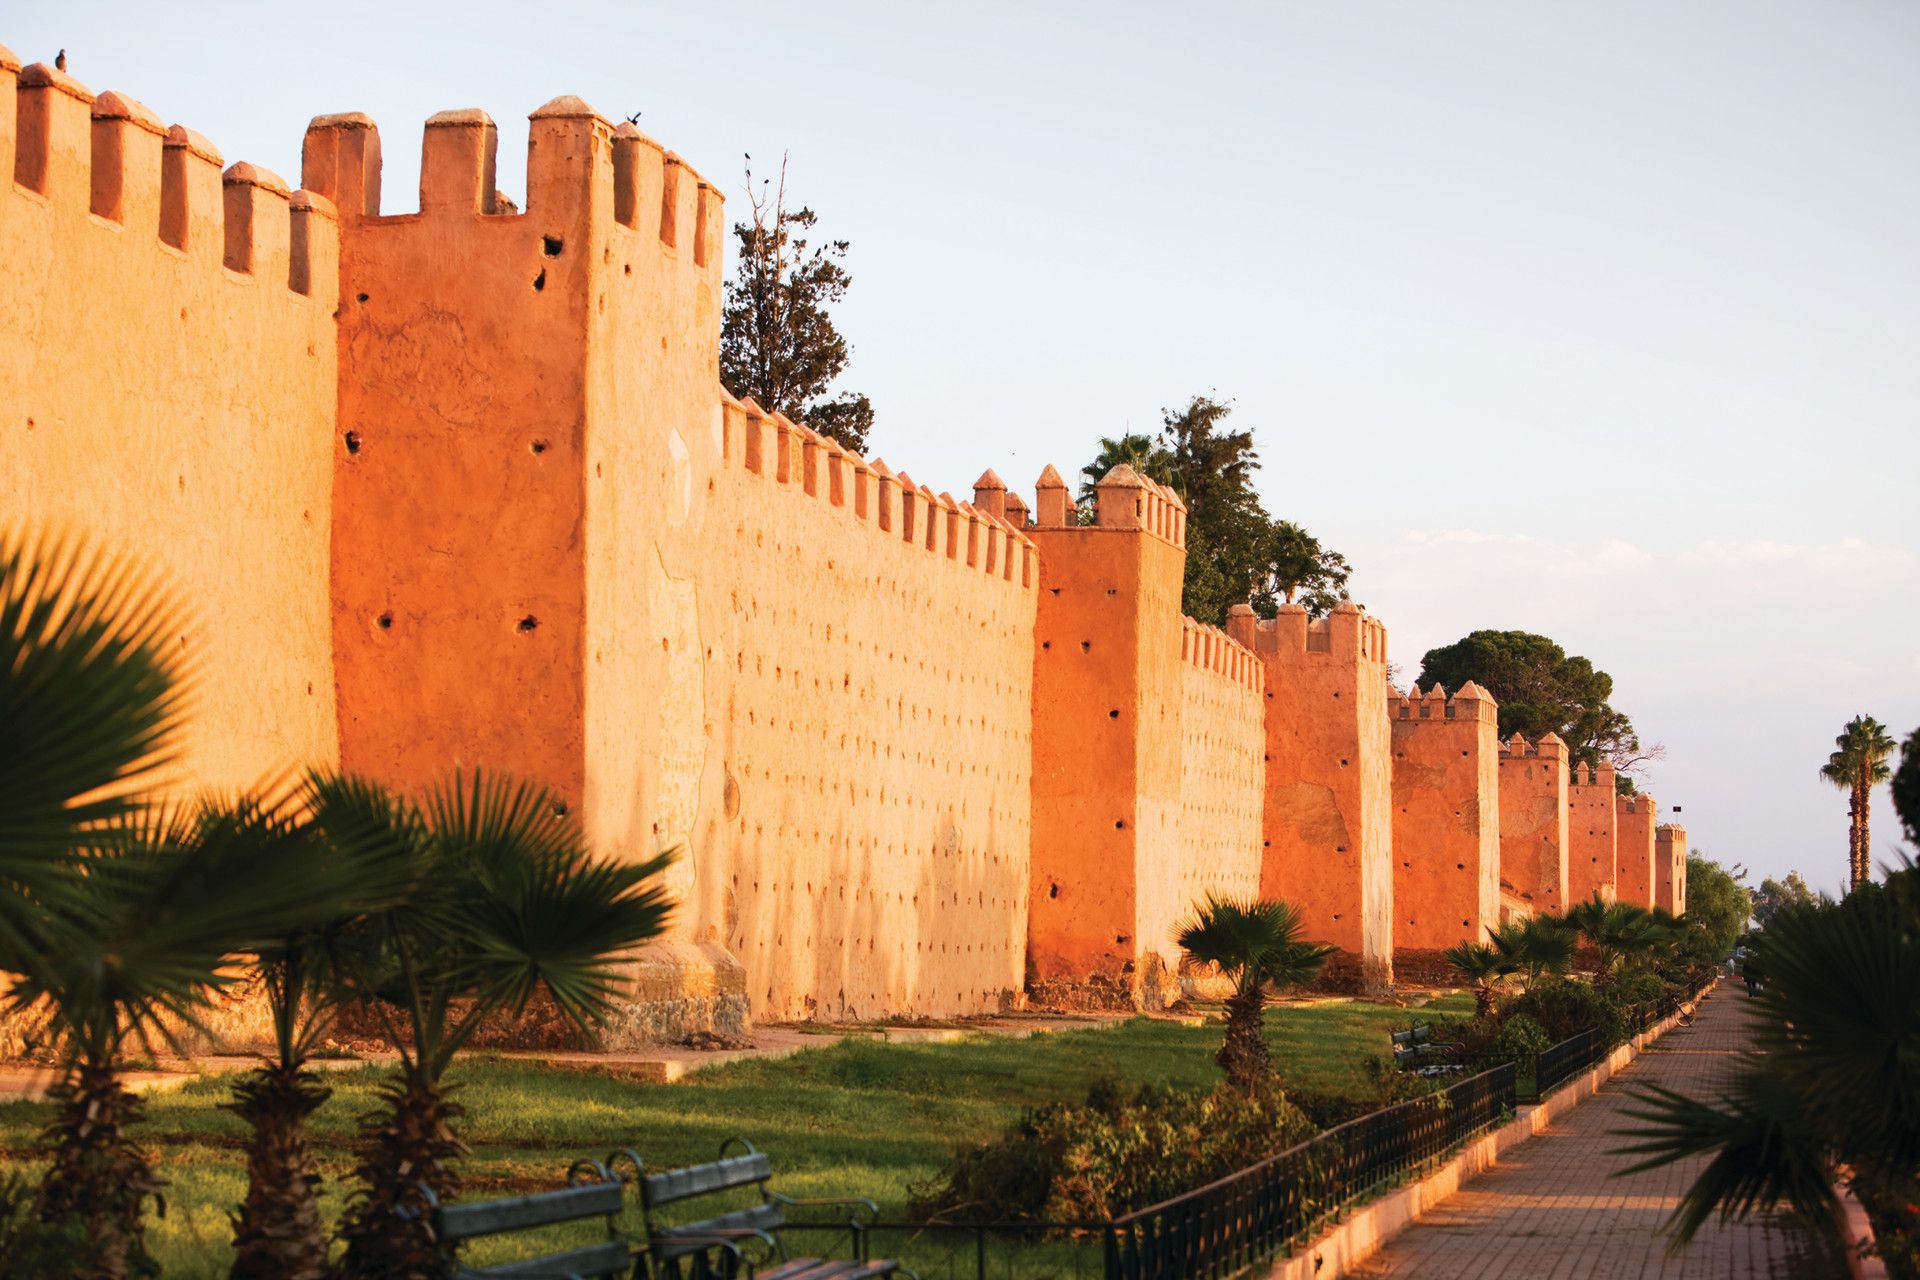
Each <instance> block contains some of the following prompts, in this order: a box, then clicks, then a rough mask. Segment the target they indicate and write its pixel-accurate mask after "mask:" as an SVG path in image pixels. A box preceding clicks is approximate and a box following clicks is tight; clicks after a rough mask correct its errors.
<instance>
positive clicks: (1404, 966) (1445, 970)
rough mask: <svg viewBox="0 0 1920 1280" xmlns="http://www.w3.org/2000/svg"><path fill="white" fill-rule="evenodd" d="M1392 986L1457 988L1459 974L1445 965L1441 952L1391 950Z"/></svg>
mask: <svg viewBox="0 0 1920 1280" xmlns="http://www.w3.org/2000/svg"><path fill="white" fill-rule="evenodd" d="M1393 985H1394V986H1395V987H1396V988H1402V987H1457V986H1459V985H1460V974H1459V973H1458V971H1456V970H1455V969H1454V967H1453V966H1452V965H1451V964H1448V963H1447V955H1446V952H1445V951H1443V950H1439V949H1437V948H1427V947H1395V948H1394V949H1393Z"/></svg>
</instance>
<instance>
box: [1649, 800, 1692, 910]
mask: <svg viewBox="0 0 1920 1280" xmlns="http://www.w3.org/2000/svg"><path fill="white" fill-rule="evenodd" d="M1653 861H1654V871H1655V875H1656V883H1655V884H1654V896H1653V905H1654V906H1656V907H1660V908H1663V909H1664V910H1667V911H1670V912H1672V913H1673V914H1674V915H1676V916H1678V915H1685V914H1686V910H1687V829H1686V828H1685V827H1683V826H1681V825H1680V824H1679V823H1677V822H1669V823H1663V824H1662V825H1661V826H1659V827H1658V828H1656V829H1655V831H1654V843H1653Z"/></svg>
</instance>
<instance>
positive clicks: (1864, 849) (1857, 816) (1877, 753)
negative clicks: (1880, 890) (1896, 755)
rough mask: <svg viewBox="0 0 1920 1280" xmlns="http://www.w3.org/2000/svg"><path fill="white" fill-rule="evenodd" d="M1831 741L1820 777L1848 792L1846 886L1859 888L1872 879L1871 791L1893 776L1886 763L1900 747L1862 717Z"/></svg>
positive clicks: (1884, 729) (1868, 718)
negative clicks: (1831, 752) (1830, 747)
mask: <svg viewBox="0 0 1920 1280" xmlns="http://www.w3.org/2000/svg"><path fill="white" fill-rule="evenodd" d="M1833 741H1834V752H1833V754H1832V755H1830V756H1828V757H1827V762H1826V763H1825V764H1824V765H1822V766H1820V776H1821V777H1822V778H1824V779H1825V780H1827V781H1828V782H1831V783H1832V784H1833V785H1834V786H1836V787H1838V788H1839V789H1840V790H1842V791H1844V792H1846V793H1847V819H1848V820H1847V874H1848V877H1849V882H1848V887H1849V888H1853V889H1858V888H1859V887H1860V886H1861V885H1863V884H1865V883H1867V881H1869V880H1871V879H1872V878H1873V846H1872V843H1871V839H1870V837H1871V827H1872V823H1871V821H1870V811H1871V809H1872V807H1873V789H1874V788H1875V787H1876V786H1878V785H1879V784H1881V783H1882V782H1885V781H1886V780H1887V779H1888V778H1891V777H1892V776H1893V766H1892V764H1890V763H1889V761H1890V760H1891V758H1892V756H1893V752H1894V749H1895V748H1896V747H1897V746H1898V745H1899V744H1898V743H1896V742H1895V741H1894V740H1893V736H1892V735H1891V734H1889V733H1888V732H1887V727H1886V726H1885V725H1883V724H1881V723H1880V722H1879V721H1878V720H1875V719H1874V718H1873V717H1872V716H1864V715H1863V716H1855V717H1854V718H1853V719H1851V720H1849V721H1847V727H1846V728H1845V729H1843V730H1841V732H1840V734H1839V736H1838V737H1836V738H1835V739H1834V740H1833Z"/></svg>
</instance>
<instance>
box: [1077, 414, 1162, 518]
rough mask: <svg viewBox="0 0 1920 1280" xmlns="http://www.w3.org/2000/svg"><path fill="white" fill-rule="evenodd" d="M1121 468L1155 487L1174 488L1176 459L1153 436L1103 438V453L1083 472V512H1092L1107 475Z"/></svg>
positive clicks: (1128, 435)
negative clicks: (1127, 468)
mask: <svg viewBox="0 0 1920 1280" xmlns="http://www.w3.org/2000/svg"><path fill="white" fill-rule="evenodd" d="M1118 466H1129V467H1132V468H1133V469H1134V470H1135V471H1137V472H1139V473H1140V474H1141V475H1143V476H1145V477H1146V478H1147V479H1149V480H1151V481H1153V482H1154V483H1155V484H1164V485H1169V486H1170V485H1172V484H1173V480H1174V473H1173V455H1172V454H1171V453H1168V452H1167V451H1166V449H1165V448H1163V447H1162V446H1161V444H1160V442H1159V441H1157V440H1155V439H1154V438H1153V437H1152V436H1148V435H1141V434H1139V433H1137V432H1129V433H1127V434H1125V435H1121V436H1101V437H1100V452H1098V453H1096V454H1094V455H1093V461H1092V462H1089V463H1088V464H1087V465H1086V467H1085V468H1083V469H1082V470H1081V472H1080V493H1079V497H1078V501H1079V504H1080V509H1081V510H1082V511H1091V510H1092V509H1093V506H1094V502H1095V500H1096V499H1097V497H1098V493H1097V492H1096V486H1098V485H1099V483H1100V482H1101V481H1102V480H1104V479H1106V477H1107V472H1109V471H1111V470H1113V469H1114V468H1115V467H1118Z"/></svg>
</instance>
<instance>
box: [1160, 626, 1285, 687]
mask: <svg viewBox="0 0 1920 1280" xmlns="http://www.w3.org/2000/svg"><path fill="white" fill-rule="evenodd" d="M1180 659H1181V661H1183V662H1186V663H1188V664H1189V665H1191V666H1194V667H1198V668H1199V669H1200V670H1202V671H1211V672H1213V673H1214V674H1216V675H1218V676H1220V677H1221V678H1222V679H1225V680H1230V681H1232V682H1233V683H1234V684H1237V685H1239V686H1241V687H1242V688H1245V689H1251V690H1253V691H1254V692H1256V693H1257V692H1259V691H1260V690H1261V689H1264V688H1265V687H1266V683H1267V678H1266V668H1265V667H1263V666H1261V665H1260V659H1259V658H1258V657H1256V656H1255V655H1254V653H1253V651H1252V650H1251V649H1248V648H1247V647H1246V646H1245V645H1243V644H1241V643H1240V642H1239V641H1237V640H1235V639H1234V638H1233V637H1232V636H1230V635H1228V634H1227V633H1226V632H1224V631H1222V630H1221V629H1220V628H1218V627H1210V626H1208V625H1207V624H1206V623H1204V622H1195V621H1194V620H1193V619H1192V618H1189V617H1186V616H1185V615H1182V616H1181V618H1180Z"/></svg>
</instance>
